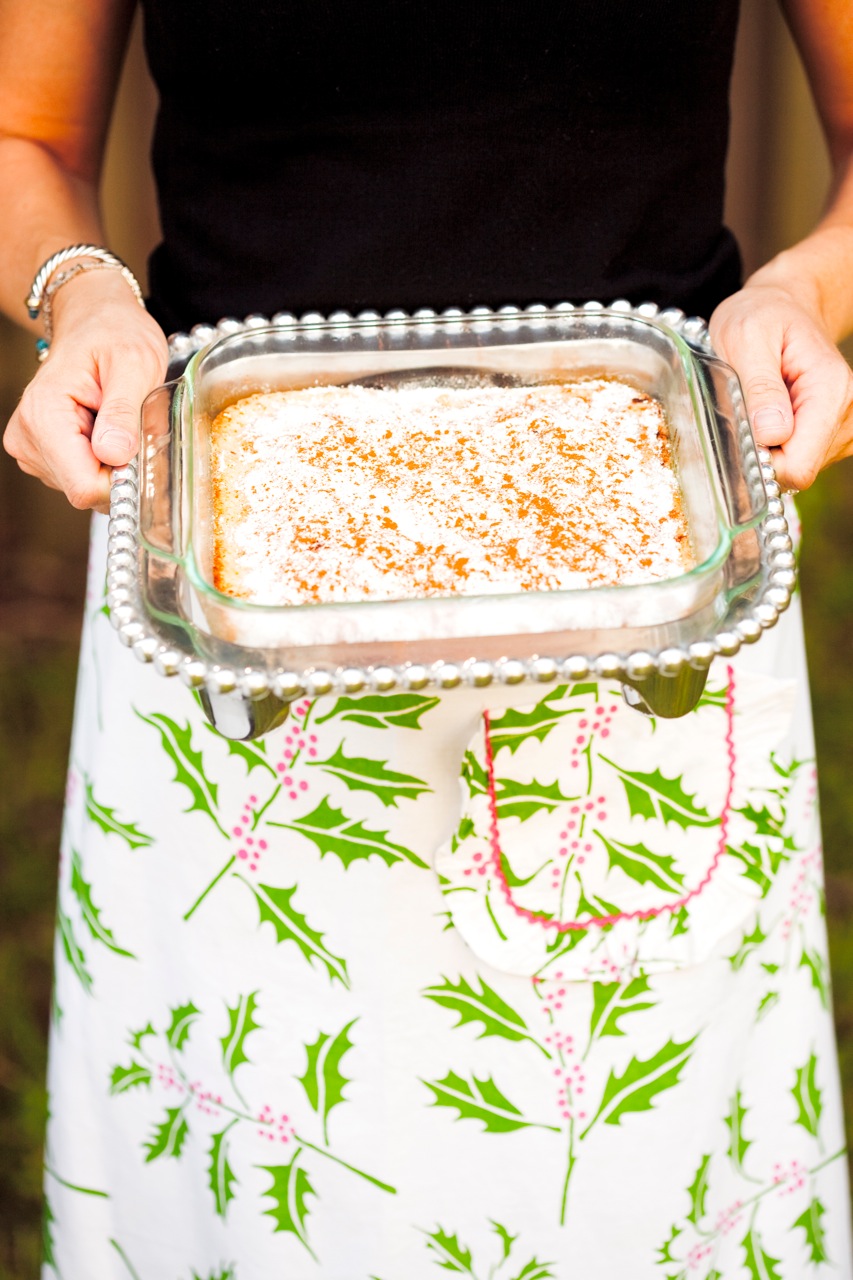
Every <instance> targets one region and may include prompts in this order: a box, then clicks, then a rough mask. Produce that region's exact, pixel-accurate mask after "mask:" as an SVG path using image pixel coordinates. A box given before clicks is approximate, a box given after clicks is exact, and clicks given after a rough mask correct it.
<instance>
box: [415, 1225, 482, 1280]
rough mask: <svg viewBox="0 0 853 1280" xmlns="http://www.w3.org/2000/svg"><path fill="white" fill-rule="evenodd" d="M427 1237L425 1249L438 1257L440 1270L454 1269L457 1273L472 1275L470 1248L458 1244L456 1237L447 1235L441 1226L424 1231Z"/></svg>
mask: <svg viewBox="0 0 853 1280" xmlns="http://www.w3.org/2000/svg"><path fill="white" fill-rule="evenodd" d="M424 1234H425V1235H426V1238H427V1249H429V1251H430V1252H431V1253H434V1254H436V1255H437V1256H438V1258H439V1259H440V1261H439V1263H438V1265H439V1266H440V1267H441V1269H442V1271H454V1272H456V1274H457V1275H467V1276H473V1275H474V1272H473V1270H472V1266H473V1263H472V1260H471V1250H470V1249H467V1248H466V1247H465V1246H464V1245H463V1244H460V1242H459V1239H458V1237H457V1236H456V1235H455V1234H454V1235H452V1236H451V1235H449V1234H448V1233H447V1232H446V1231H444V1230H443V1229H442V1228H441V1227H436V1229H435V1231H427V1232H425V1233H424Z"/></svg>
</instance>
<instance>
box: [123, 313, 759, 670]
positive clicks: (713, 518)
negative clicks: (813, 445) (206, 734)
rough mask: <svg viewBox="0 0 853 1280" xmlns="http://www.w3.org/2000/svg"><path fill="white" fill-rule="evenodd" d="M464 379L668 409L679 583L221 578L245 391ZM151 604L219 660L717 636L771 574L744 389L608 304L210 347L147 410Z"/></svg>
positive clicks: (606, 645) (248, 338)
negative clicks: (618, 384) (227, 419)
mask: <svg viewBox="0 0 853 1280" xmlns="http://www.w3.org/2000/svg"><path fill="white" fill-rule="evenodd" d="M460 368H463V369H465V370H466V371H471V370H476V371H481V372H483V373H489V372H494V373H500V374H507V373H509V374H512V375H515V376H516V377H517V378H520V379H522V380H523V381H529V382H531V383H535V382H537V381H543V380H553V379H554V378H569V377H577V376H583V375H590V374H601V373H605V374H609V375H613V376H616V377H619V378H624V379H625V380H627V381H629V382H630V383H632V384H633V385H635V386H637V387H638V388H639V389H641V390H643V391H646V392H648V393H649V394H651V395H653V396H655V397H656V398H657V399H659V400H660V401H661V403H662V404H663V406H664V409H665V411H666V414H667V418H668V422H669V427H670V441H671V450H672V456H673V459H674V465H675V469H676V473H677V477H678V480H679V483H680V486H681V490H682V495H683V506H684V510H685V513H686V516H687V522H688V528H689V534H690V539H691V543H692V548H693V553H694V557H695V561H696V567H695V568H693V569H692V570H691V571H690V572H688V573H684V574H681V575H679V576H678V577H674V578H670V579H666V580H664V581H659V582H654V583H648V584H643V585H632V586H621V587H596V588H587V589H583V590H572V591H560V592H532V591H528V592H524V593H518V594H511V595H488V596H476V595H456V596H453V597H440V598H436V597H430V598H427V599H416V600H399V601H376V602H364V603H347V604H309V605H300V606H288V607H280V606H264V605H257V604H251V603H247V602H245V601H242V600H237V599H234V598H232V597H230V596H226V595H223V594H222V593H221V592H219V591H217V590H216V589H215V587H214V586H213V583H212V568H211V565H212V554H213V534H212V527H213V520H212V514H213V513H212V504H211V496H210V491H209V478H210V459H209V429H210V424H211V422H212V421H213V419H214V417H215V416H216V414H217V413H219V412H220V411H221V410H222V409H223V408H224V407H226V406H227V405H228V404H230V403H233V402H234V401H235V400H237V399H239V398H240V397H241V396H244V395H246V394H250V393H251V392H254V391H259V390H264V391H266V390H282V389H287V388H296V387H307V386H316V385H324V384H331V383H335V384H341V383H347V382H350V381H354V380H360V379H363V378H365V377H376V376H382V375H385V376H393V377H399V376H400V375H401V374H405V373H413V372H415V371H417V370H430V371H431V373H436V374H438V376H440V371H441V370H445V371H447V373H448V375H449V376H452V373H451V371H452V370H458V369H460ZM140 471H141V474H140V480H141V490H140V534H141V539H142V543H143V546H144V548H145V551H146V553H147V554H146V562H147V563H146V572H145V575H144V592H143V594H144V598H145V602H146V605H147V607H148V608H149V609H150V610H151V612H152V613H153V614H155V615H156V616H159V617H160V618H161V619H163V620H164V621H167V620H171V621H174V623H176V624H178V625H181V626H184V627H185V628H187V629H188V630H189V633H190V635H191V637H192V641H193V644H194V646H195V648H196V650H197V651H198V652H199V653H201V654H203V655H204V656H206V657H208V658H210V659H212V660H213V661H216V662H224V663H228V664H230V665H234V664H235V663H236V664H237V665H242V666H246V665H255V666H257V665H258V664H260V665H263V666H265V667H267V669H280V668H282V667H284V668H293V667H296V668H305V667H306V666H315V665H318V664H320V665H328V664H332V665H341V664H344V665H358V666H369V665H376V664H380V663H381V664H395V663H401V662H406V661H410V662H419V663H424V662H427V663H428V662H435V661H439V660H442V661H448V660H450V661H454V662H459V661H465V660H466V659H469V658H471V657H473V656H476V657H478V658H496V657H499V656H505V655H512V656H519V657H526V656H529V655H530V654H531V653H541V652H549V653H558V652H564V653H565V652H572V651H574V652H577V651H583V652H602V651H610V652H617V653H619V652H629V651H631V650H633V649H637V648H643V649H652V650H654V649H660V648H664V647H667V646H671V645H683V644H690V643H691V642H693V641H695V640H697V639H701V638H703V637H705V636H707V635H709V634H710V633H711V632H712V631H713V629H714V628H715V627H716V625H717V624H718V623H719V621H720V619H721V618H722V617H723V615H724V614H725V612H726V610H727V608H728V607H729V605H730V603H731V599H732V595H733V594H737V593H738V592H741V591H744V590H746V589H747V588H748V586H749V584H750V582H751V581H752V580H753V579H754V578H755V576H756V575H757V574H758V572H759V570H760V556H759V547H758V539H757V537H756V536H755V534H754V532H753V531H754V529H755V527H756V526H757V525H758V524H759V522H760V521H761V520H762V519H763V517H764V516H765V515H766V511H767V499H766V494H765V490H764V484H763V481H762V478H761V470H760V467H759V466H758V463H757V460H756V457H755V450H754V445H753V442H752V437H751V434H750V432H749V427H748V424H747V422H746V419H745V416H744V412H743V403H742V397H741V394H740V389H739V386H738V383H737V379H736V377H735V375H734V373H733V372H732V370H731V369H729V368H728V366H726V365H724V364H723V363H722V362H721V361H719V360H717V359H715V358H714V357H712V356H709V355H707V354H705V353H704V352H702V351H700V350H697V349H695V348H694V347H692V346H691V345H689V344H688V342H686V341H685V340H684V338H683V337H682V336H681V335H680V334H679V333H677V332H675V331H674V330H672V329H670V328H669V327H667V326H666V325H665V324H663V323H660V322H659V321H656V320H654V319H651V318H645V317H642V316H638V315H636V314H631V313H627V314H626V313H623V312H615V311H612V310H606V309H600V310H597V311H590V310H587V309H579V310H578V309H572V308H566V309H565V310H563V309H559V310H556V311H545V310H544V309H543V310H542V311H541V312H538V313H534V314H532V315H531V314H530V313H518V312H513V313H511V314H509V315H501V314H499V313H498V314H494V313H489V314H486V315H483V316H482V317H479V316H458V317H457V316H450V317H447V316H443V317H435V316H428V317H425V318H418V317H414V318H411V319H403V320H389V319H386V320H380V319H379V318H377V319H376V320H375V321H373V320H364V319H361V320H347V321H345V322H343V323H334V322H333V321H329V322H324V323H318V324H316V325H305V324H303V325H301V326H299V327H298V328H296V327H289V326H288V327H279V326H275V325H272V326H268V327H262V328H254V329H253V328H248V329H245V330H243V331H241V332H238V333H235V334H234V335H233V336H230V337H226V338H223V339H222V340H221V341H219V342H216V343H215V344H214V345H212V346H210V347H208V348H207V349H205V350H203V351H201V352H199V353H197V354H196V355H195V356H194V357H193V358H192V360H191V361H190V363H189V365H188V366H187V368H186V370H185V372H184V373H183V375H182V376H181V377H180V378H179V379H177V380H176V381H175V382H173V383H170V384H168V385H167V386H165V387H162V388H160V389H159V390H158V391H155V392H154V393H152V395H151V396H150V397H149V399H148V400H147V401H146V404H145V407H144V412H143V447H142V450H141V458H140Z"/></svg>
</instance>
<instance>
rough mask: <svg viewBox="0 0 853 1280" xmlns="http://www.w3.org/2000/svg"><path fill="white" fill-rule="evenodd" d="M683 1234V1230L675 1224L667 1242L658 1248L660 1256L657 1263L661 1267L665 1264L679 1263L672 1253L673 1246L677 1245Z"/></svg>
mask: <svg viewBox="0 0 853 1280" xmlns="http://www.w3.org/2000/svg"><path fill="white" fill-rule="evenodd" d="M681 1232H682V1228H681V1227H677V1226H676V1225H675V1223H673V1224H672V1227H671V1228H670V1232H669V1236H668V1237H667V1239H666V1240H664V1242H663V1244H662V1245H659V1246H658V1251H657V1254H658V1256H657V1258H656V1262H658V1263H660V1265H661V1266H663V1264H664V1263H665V1262H677V1261H678V1259H677V1258H676V1257H675V1256H674V1255H673V1253H672V1248H671V1246H672V1245H674V1244H675V1242H676V1240H677V1239H678V1237H679V1236H680V1235H681Z"/></svg>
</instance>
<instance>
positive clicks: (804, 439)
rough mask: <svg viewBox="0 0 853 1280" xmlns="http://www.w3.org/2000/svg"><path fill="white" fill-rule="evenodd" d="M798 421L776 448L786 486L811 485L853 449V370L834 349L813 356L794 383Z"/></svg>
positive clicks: (778, 471)
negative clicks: (788, 436)
mask: <svg viewBox="0 0 853 1280" xmlns="http://www.w3.org/2000/svg"><path fill="white" fill-rule="evenodd" d="M792 399H793V402H794V407H795V422H796V427H795V430H794V433H793V435H792V436H791V437H790V439H789V440H787V441H785V442H784V443H783V444H782V446H781V447H780V448H777V449H773V450H772V454H773V466H774V467H775V469H776V477H777V479H778V481H779V483H780V484H781V485H782V487H783V488H784V489H795V490H801V489H808V488H809V486H810V485H812V484H813V483H814V481H815V480H816V479H817V476H818V474H819V472H820V470H821V469H822V468H823V467H825V466H828V465H829V463H831V462H836V461H838V459H839V458H842V457H845V456H847V455H848V454H849V453H850V452H851V449H853V443H851V442H853V410H851V405H853V375H851V372H850V369H849V368H848V366H847V364H846V362H845V361H844V360H843V358H842V357H841V356H840V355H839V353H838V352H837V351H835V350H833V351H831V352H827V353H826V354H824V355H823V356H819V357H816V358H814V359H813V360H812V361H811V362H810V363H809V366H808V368H807V371H806V372H805V373H804V374H802V375H801V376H800V377H799V378H798V379H797V380H796V382H795V383H794V385H793V387H792Z"/></svg>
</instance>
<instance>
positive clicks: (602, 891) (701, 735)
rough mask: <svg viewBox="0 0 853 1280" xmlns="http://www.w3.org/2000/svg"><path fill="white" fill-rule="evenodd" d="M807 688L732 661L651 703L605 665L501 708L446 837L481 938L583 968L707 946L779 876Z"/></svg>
mask: <svg viewBox="0 0 853 1280" xmlns="http://www.w3.org/2000/svg"><path fill="white" fill-rule="evenodd" d="M794 691H795V684H794V682H793V681H779V680H774V679H771V678H769V677H765V676H757V675H754V674H751V673H747V672H743V671H739V672H737V673H736V672H735V669H734V667H733V666H731V665H729V666H724V665H722V664H720V665H719V666H718V667H715V668H714V670H713V671H712V674H711V679H709V682H708V686H707V688H706V691H705V693H704V694H703V697H702V699H701V701H700V703H699V705H698V706H697V708H696V709H695V710H694V711H692V712H691V713H690V714H689V715H687V716H684V717H682V718H681V719H679V720H653V719H648V718H647V717H645V716H643V715H641V714H640V713H639V712H637V711H635V710H633V709H632V708H630V707H628V706H627V705H626V704H625V703H624V702H623V700H622V697H621V695H620V694H619V693H618V692H617V691H615V690H614V689H612V688H610V687H609V686H608V685H607V684H606V683H604V682H601V683H590V684H579V685H574V686H571V687H561V688H557V689H554V690H553V691H552V692H550V693H548V694H546V695H545V696H544V697H543V698H541V699H540V700H539V701H538V702H536V703H534V704H532V705H530V706H526V707H521V708H511V709H509V710H505V711H497V712H495V713H490V712H485V713H484V714H483V716H482V719H481V722H480V724H479V726H478V730H477V732H476V734H475V735H474V737H473V739H472V740H471V742H470V744H469V746H468V749H467V751H466V752H465V756H464V759H463V762H462V768H461V776H460V785H461V792H462V814H461V820H460V823H459V827H458V829H457V831H456V834H455V835H454V836H453V838H452V839H451V840H450V841H449V842H448V843H447V844H445V845H443V846H442V847H441V848H440V849H439V850H438V853H437V855H436V871H437V873H438V877H439V882H440V884H441V888H442V892H443V894H444V897H445V904H446V906H447V908H448V912H449V915H450V918H451V920H452V923H453V924H454V925H455V927H456V929H457V930H458V931H459V932H460V933H461V934H462V936H463V938H464V939H465V941H466V943H467V944H468V946H469V947H470V948H471V949H472V950H473V951H474V952H475V953H476V954H477V955H478V956H479V957H480V958H481V959H482V960H484V961H486V962H487V963H488V964H490V965H492V966H493V967H494V968H496V969H502V970H504V971H507V972H510V973H517V974H527V975H540V976H543V977H544V976H556V974H557V970H559V976H561V977H563V978H565V979H569V980H571V979H578V980H587V979H590V978H594V979H598V980H601V979H604V980H607V981H616V980H628V979H629V978H631V977H636V976H638V975H640V974H642V973H653V972H660V971H662V970H668V969H674V968H681V967H684V966H686V965H694V964H698V963H700V962H701V961H702V960H704V959H706V958H707V957H708V956H709V955H710V954H711V953H712V952H714V951H715V950H716V949H717V948H718V947H719V946H720V944H721V943H722V942H723V941H724V939H726V938H727V937H728V935H730V934H731V933H732V932H733V930H735V929H737V928H738V927H739V926H741V925H742V924H743V922H744V921H745V920H746V919H747V918H748V917H749V915H750V914H751V913H753V912H754V911H755V908H756V906H757V904H758V901H759V899H760V898H761V897H762V896H763V894H764V893H765V892H766V890H767V887H769V879H768V877H767V875H765V874H764V872H763V871H761V868H760V867H758V868H756V866H755V865H754V864H753V861H752V860H751V859H752V855H751V853H750V849H751V848H752V846H751V845H750V842H749V838H750V834H751V833H752V832H754V830H755V814H756V813H759V812H760V810H759V809H758V808H757V807H756V806H757V805H758V804H759V803H760V802H761V800H762V797H765V798H766V797H767V796H768V795H771V793H772V789H773V787H774V784H777V783H778V781H779V778H778V776H777V774H776V772H775V765H774V760H773V750H774V748H775V747H777V746H778V745H779V743H780V741H781V740H782V739H783V738H784V736H785V734H786V731H787V728H788V725H789V723H790V718H791V711H792V707H793V700H794ZM767 812H768V813H769V812H770V811H769V810H768V811H767ZM759 854H760V850H759Z"/></svg>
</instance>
